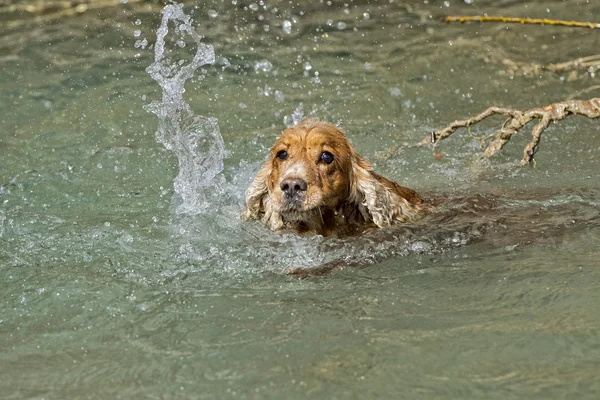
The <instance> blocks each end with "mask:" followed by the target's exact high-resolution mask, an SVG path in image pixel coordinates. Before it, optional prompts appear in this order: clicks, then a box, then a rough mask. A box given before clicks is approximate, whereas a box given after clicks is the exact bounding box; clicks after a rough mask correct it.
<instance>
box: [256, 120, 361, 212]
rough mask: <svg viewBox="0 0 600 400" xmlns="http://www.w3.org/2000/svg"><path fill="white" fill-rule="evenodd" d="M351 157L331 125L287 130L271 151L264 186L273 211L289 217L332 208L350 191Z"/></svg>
mask: <svg viewBox="0 0 600 400" xmlns="http://www.w3.org/2000/svg"><path fill="white" fill-rule="evenodd" d="M352 153H353V152H352V149H351V147H350V146H349V143H348V140H347V139H346V138H345V137H344V135H343V134H342V133H341V132H340V131H339V130H337V129H336V128H335V127H334V126H332V125H324V124H317V125H314V126H310V125H309V126H305V127H302V126H300V127H299V126H295V127H292V128H289V129H286V130H285V131H284V132H283V134H282V135H281V137H280V138H279V140H277V142H276V143H275V145H274V146H273V148H272V149H271V159H270V162H271V173H270V176H269V178H268V181H267V184H268V187H269V192H270V194H271V202H272V206H273V208H274V209H276V210H277V211H279V212H281V213H291V214H296V213H298V214H301V213H304V212H312V211H314V210H315V209H316V208H319V207H320V208H330V209H333V208H335V207H336V206H337V205H338V204H339V203H340V202H341V201H342V200H343V199H344V198H347V197H348V194H349V191H350V181H351V174H352Z"/></svg>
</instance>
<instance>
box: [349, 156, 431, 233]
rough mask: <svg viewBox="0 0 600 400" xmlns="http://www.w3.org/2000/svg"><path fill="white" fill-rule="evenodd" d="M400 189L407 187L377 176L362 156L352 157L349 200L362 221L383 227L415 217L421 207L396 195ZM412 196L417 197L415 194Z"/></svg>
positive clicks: (398, 194)
mask: <svg viewBox="0 0 600 400" xmlns="http://www.w3.org/2000/svg"><path fill="white" fill-rule="evenodd" d="M402 189H406V188H402V187H401V186H399V185H397V184H395V183H393V182H391V181H389V180H387V179H385V178H383V177H382V176H379V175H377V174H376V173H375V172H374V171H373V167H371V165H370V164H369V163H368V162H367V161H366V160H365V159H364V158H363V157H361V156H360V155H359V154H356V153H355V154H353V157H352V176H351V178H350V201H351V202H352V203H353V204H355V205H356V206H357V207H358V211H359V212H360V213H361V214H362V216H363V218H364V219H365V220H367V221H372V222H373V223H375V225H377V226H378V227H384V226H390V225H392V224H395V223H399V222H400V223H402V222H406V221H407V220H409V219H410V218H412V217H413V216H415V215H416V214H417V213H418V211H419V210H420V209H421V208H422V206H420V205H419V204H412V203H411V202H410V201H409V200H408V199H406V198H404V197H402V196H401V195H400V193H399V190H402ZM406 190H410V189H406ZM411 192H412V191H411ZM414 195H415V196H417V198H418V195H416V193H414ZM419 202H420V199H419Z"/></svg>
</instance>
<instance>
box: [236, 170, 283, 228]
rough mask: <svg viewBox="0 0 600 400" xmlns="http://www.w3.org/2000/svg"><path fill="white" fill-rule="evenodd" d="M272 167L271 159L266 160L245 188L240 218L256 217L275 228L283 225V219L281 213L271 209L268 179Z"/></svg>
mask: <svg viewBox="0 0 600 400" xmlns="http://www.w3.org/2000/svg"><path fill="white" fill-rule="evenodd" d="M272 169H273V166H272V162H271V160H267V161H266V162H265V163H264V165H263V166H262V168H261V169H260V171H258V174H256V177H255V178H254V180H253V181H252V183H251V184H250V186H249V187H248V189H247V190H246V209H245V210H244V212H243V213H242V218H243V219H245V220H249V219H257V220H259V221H262V222H264V223H265V224H267V225H269V226H270V227H271V228H272V229H273V230H276V229H280V228H281V227H282V226H283V220H282V217H281V215H279V213H276V212H275V210H274V209H273V206H272V204H271V197H270V196H269V179H271V172H272Z"/></svg>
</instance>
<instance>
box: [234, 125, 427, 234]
mask: <svg viewBox="0 0 600 400" xmlns="http://www.w3.org/2000/svg"><path fill="white" fill-rule="evenodd" d="M429 208H430V206H429V205H428V204H426V202H425V201H424V200H423V199H422V198H421V196H419V195H418V194H417V193H416V192H415V191H414V190H412V189H409V188H407V187H403V186H400V185H399V184H397V183H395V182H392V181H390V180H388V179H386V178H384V177H382V176H381V175H378V174H376V173H375V172H374V171H373V167H372V166H371V165H370V164H369V163H368V162H367V161H366V160H365V159H364V158H363V157H362V156H361V155H360V154H358V153H357V152H356V151H355V150H354V148H353V147H352V144H351V143H350V141H349V140H348V138H347V137H346V136H345V134H344V131H343V130H342V129H340V128H339V127H337V126H335V125H332V124H330V123H327V122H324V121H318V120H306V121H304V122H301V123H299V124H297V125H295V126H292V127H290V128H288V129H286V130H284V131H283V133H282V135H281V136H280V137H279V139H278V140H277V141H276V143H275V145H274V146H273V147H272V148H271V151H270V156H269V159H268V160H267V161H266V162H265V163H264V165H263V166H262V168H261V169H260V171H259V172H258V174H257V175H256V178H255V179H254V181H253V182H252V183H251V185H250V187H249V188H248V190H247V191H246V208H245V210H244V212H243V214H242V218H243V219H245V220H252V219H254V220H259V221H262V222H263V223H264V224H266V225H267V226H269V227H270V228H271V229H272V230H274V231H282V230H283V231H293V232H296V233H300V234H318V235H322V236H335V237H341V236H346V235H357V234H361V233H364V232H367V231H370V230H373V229H377V228H383V227H388V226H391V225H394V224H402V223H408V222H410V221H412V220H415V219H416V218H418V217H419V216H420V215H422V214H423V213H424V212H425V211H426V210H428V209H429Z"/></svg>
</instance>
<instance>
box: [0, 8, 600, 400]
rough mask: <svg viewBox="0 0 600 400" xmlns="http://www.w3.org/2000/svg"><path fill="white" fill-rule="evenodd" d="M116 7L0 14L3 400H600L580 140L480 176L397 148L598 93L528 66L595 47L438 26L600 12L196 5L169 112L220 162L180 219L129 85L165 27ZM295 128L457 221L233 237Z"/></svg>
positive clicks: (573, 38) (571, 76)
mask: <svg viewBox="0 0 600 400" xmlns="http://www.w3.org/2000/svg"><path fill="white" fill-rule="evenodd" d="M125 3H126V4H123V3H122V2H112V3H110V2H107V3H106V4H104V3H102V2H97V3H90V4H95V6H91V5H90V6H89V7H88V8H85V7H83V6H80V7H78V8H67V9H61V8H59V7H58V6H56V7H55V8H53V7H46V8H44V7H41V8H40V9H35V10H34V9H28V8H27V7H25V6H26V5H27V4H26V3H24V2H11V5H4V6H0V11H1V12H2V13H1V14H0V19H2V24H1V27H0V65H1V68H2V74H0V88H1V90H0V108H1V109H2V110H4V112H3V113H2V114H1V116H0V120H1V121H2V127H3V129H2V133H1V134H0V156H1V159H2V163H1V165H0V200H1V202H0V204H1V205H0V282H2V283H0V343H1V344H2V350H1V351H0V389H1V392H2V397H3V398H15V399H17V398H19V399H20V398H45V399H60V398H199V399H224V398H247V399H248V398H252V399H265V398H273V399H280V398H285V399H294V398H327V399H333V398H338V399H344V398H410V399H418V398H422V399H432V398H448V399H455V398H498V399H500V398H502V399H505V398H528V399H529V398H540V399H552V398H589V399H596V398H598V395H600V378H599V377H598V371H600V333H599V332H600V318H598V311H597V310H598V306H599V305H600V294H599V293H600V290H599V289H600V284H599V283H598V282H600V272H599V270H598V268H597V264H598V262H597V260H598V258H599V257H600V250H599V249H600V246H598V244H599V242H600V220H599V211H598V209H599V204H600V186H599V181H598V170H599V165H598V159H599V155H600V154H599V153H600V139H599V136H598V128H597V121H590V120H586V119H584V118H578V117H570V118H568V119H566V120H564V121H562V122H560V123H559V124H556V125H553V126H552V127H550V128H549V129H548V130H547V132H546V133H544V136H543V138H542V143H541V146H540V149H539V152H538V153H537V154H536V163H535V165H534V166H533V167H527V168H519V167H518V166H517V165H518V162H519V160H520V157H521V152H522V148H523V146H524V145H525V144H526V143H527V141H528V138H527V135H528V134H527V133H526V132H524V134H523V135H519V136H518V137H515V138H514V139H513V140H512V141H511V143H510V144H509V145H508V146H507V147H506V148H505V149H504V150H503V151H502V152H501V153H500V154H498V155H497V156H496V157H494V158H493V159H492V160H491V161H490V162H489V163H487V164H486V163H481V162H480V161H479V160H478V155H479V154H480V149H479V145H478V143H477V142H476V141H475V140H473V139H471V138H469V136H468V134H467V133H466V132H462V133H457V134H456V135H455V136H454V137H452V138H450V139H448V140H446V141H444V142H442V143H439V144H438V145H437V147H436V148H435V150H434V149H431V148H420V147H416V146H414V144H416V143H417V142H418V141H420V140H421V139H422V138H423V137H424V136H425V135H427V134H428V132H430V131H431V130H432V129H437V128H440V127H441V126H443V125H444V124H446V123H449V122H451V121H453V120H454V119H459V118H464V117H467V116H468V115H471V114H474V113H477V112H479V111H481V110H483V109H485V108H486V107H488V106H490V105H492V104H493V105H504V106H512V107H517V108H523V109H525V108H530V107H538V106H541V105H544V104H548V103H550V102H553V101H560V100H564V99H566V98H569V97H571V96H574V97H576V98H591V97H594V96H598V90H597V89H594V87H595V85H597V82H596V81H597V79H598V78H597V77H596V73H595V71H594V70H592V71H575V72H565V73H552V72H548V71H544V70H541V71H538V72H537V73H531V72H529V71H530V69H527V68H526V67H527V66H531V65H532V64H538V65H547V64H550V63H557V62H562V61H566V60H569V59H573V58H576V57H581V56H587V55H593V54H595V53H597V49H598V41H599V39H598V37H597V35H596V34H595V33H594V31H586V30H581V29H575V28H558V27H539V26H520V25H513V26H506V25H497V24H489V25H481V24H470V25H446V24H442V23H440V22H439V17H441V16H444V15H448V14H467V15H480V14H482V13H484V12H485V13H487V14H488V15H506V16H529V17H535V18H557V19H558V18H559V19H567V20H570V19H573V20H590V19H593V17H594V16H597V15H600V5H598V4H595V3H593V2H586V1H570V2H563V1H547V2H543V5H542V3H541V2H534V1H522V2H514V1H473V2H464V1H460V2H459V1H450V2H442V1H431V0H430V1H414V2H398V1H395V2H394V1H391V2H390V1H380V2H376V1H354V2H352V1H346V2H338V1H332V2H331V4H329V3H328V2H320V1H312V2H300V3H299V2H295V3H294V2H292V3H289V2H287V1H266V2H246V1H241V0H238V1H236V2H230V1H227V2H221V1H214V2H210V1H209V2H202V3H200V2H198V3H196V2H189V3H187V4H186V7H185V12H186V13H187V14H188V15H191V16H193V18H194V21H195V26H196V29H197V31H198V32H199V33H200V34H202V35H204V36H205V39H204V43H206V44H210V45H212V46H214V50H215V55H216V60H215V63H214V65H204V66H202V67H199V69H198V70H196V71H195V77H194V78H192V79H190V80H188V82H187V83H186V86H185V89H186V91H185V93H184V96H183V99H184V101H185V102H186V103H187V104H189V106H190V109H191V111H192V112H193V113H195V114H196V115H201V116H205V117H207V118H216V119H217V120H218V127H219V131H220V134H221V135H222V137H223V141H224V151H225V159H224V165H223V171H222V172H221V173H219V174H218V175H217V176H216V177H215V178H214V179H212V180H210V182H209V183H208V184H207V186H206V187H202V188H199V190H200V189H201V193H202V195H203V196H204V197H205V198H204V200H205V201H206V203H202V206H200V205H199V206H198V208H197V209H195V210H190V209H186V208H185V207H184V208H183V209H181V208H179V206H180V205H181V198H179V200H178V197H181V196H178V193H176V188H177V187H176V185H175V182H176V178H177V176H178V174H179V172H180V171H179V167H180V165H181V163H180V162H181V159H180V158H178V153H177V152H174V151H172V150H169V149H167V148H165V146H164V141H161V140H160V137H159V138H158V139H159V140H157V137H156V135H155V133H156V132H157V129H158V128H159V120H158V119H157V116H156V115H155V114H152V113H150V112H148V111H146V110H145V109H144V106H147V105H148V104H150V103H151V102H152V101H160V99H161V96H162V91H161V87H160V86H159V85H158V84H157V83H156V82H155V81H154V80H153V79H152V78H151V77H150V76H149V75H148V73H147V72H146V68H147V67H148V66H150V65H151V64H152V63H153V62H154V50H153V48H151V47H152V44H153V43H154V42H155V40H156V30H157V28H158V26H159V24H160V20H161V14H160V11H161V9H162V8H163V5H162V4H157V3H154V2H136V1H129V2H125ZM225 3H227V4H225ZM467 3H471V4H467ZM31 4H34V3H30V4H29V5H30V6H31ZM47 4H48V3H47ZM346 4H347V5H346ZM11 7H12V8H11ZM65 10H66V11H65ZM69 10H70V11H69ZM144 40H145V41H146V42H144ZM167 46H168V47H169V49H170V51H171V53H170V54H171V56H172V57H173V59H177V58H178V57H181V58H182V59H185V60H188V61H189V59H190V54H193V52H194V51H195V50H194V49H195V48H194V46H191V45H189V44H188V45H186V46H185V47H183V48H181V47H177V43H175V42H169V41H167ZM507 60H509V61H507ZM146 108H147V107H146ZM309 115H310V116H314V117H318V118H322V119H327V120H329V121H331V122H334V123H340V124H341V125H342V126H343V127H344V128H345V129H346V131H347V132H348V136H349V137H350V138H351V139H352V141H353V143H354V145H355V147H356V148H357V149H358V150H359V151H360V152H361V153H362V154H364V155H365V156H366V157H367V158H368V159H369V160H370V161H372V162H373V163H374V164H375V166H376V169H377V170H378V172H380V173H382V174H383V175H385V176H387V177H389V178H391V179H394V180H396V181H398V182H401V183H402V184H404V185H406V186H409V187H411V188H414V189H416V190H417V191H419V192H420V193H423V194H424V195H425V196H427V197H431V198H451V199H452V200H451V202H450V203H449V205H447V206H446V208H445V209H443V210H442V211H443V212H441V213H440V214H438V215H437V216H433V217H431V218H430V219H428V220H425V221H424V222H423V223H420V224H415V225H414V226H408V227H399V228H395V229H391V230H386V231H379V232H374V233H372V234H370V235H366V236H364V237H360V238H351V239H345V240H339V239H324V238H321V237H311V238H308V237H297V236H295V235H285V234H284V235H282V234H276V233H272V232H270V231H268V230H267V229H266V228H264V227H263V226H261V225H260V224H258V223H245V222H241V221H240V220H239V214H240V212H241V209H242V207H243V194H244V190H245V189H246V187H247V185H248V184H249V182H250V180H251V179H252V177H253V175H254V174H255V173H256V171H257V170H258V168H259V166H260V164H261V163H262V162H263V161H264V160H265V158H266V152H267V150H268V148H269V147H270V146H271V144H272V143H273V141H274V140H275V138H276V137H277V136H278V135H279V133H280V132H281V130H282V129H284V127H285V126H286V124H289V123H291V122H293V121H294V120H297V119H298V118H301V117H306V116H309ZM501 123H502V119H501V118H500V119H497V120H494V121H490V122H489V123H488V124H483V125H482V126H480V127H474V128H473V129H472V132H473V133H474V134H481V135H483V134H486V133H487V134H489V133H491V132H492V131H493V129H494V126H497V125H498V124H501ZM494 124H496V125H494ZM434 151H435V152H439V154H434ZM440 156H441V157H440ZM474 204H475V205H477V206H474ZM204 206H206V207H204ZM192 208H193V207H192ZM178 210H180V211H181V210H183V212H178ZM190 211H197V212H190ZM340 260H342V261H343V264H344V265H351V266H352V267H349V268H344V269H342V270H338V271H334V272H332V273H330V274H328V275H326V276H323V277H312V278H309V279H304V280H299V279H296V278H293V277H290V276H288V275H287V274H286V272H287V271H288V270H289V268H290V267H296V266H303V267H315V266H319V265H323V264H325V263H327V262H330V261H340Z"/></svg>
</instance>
